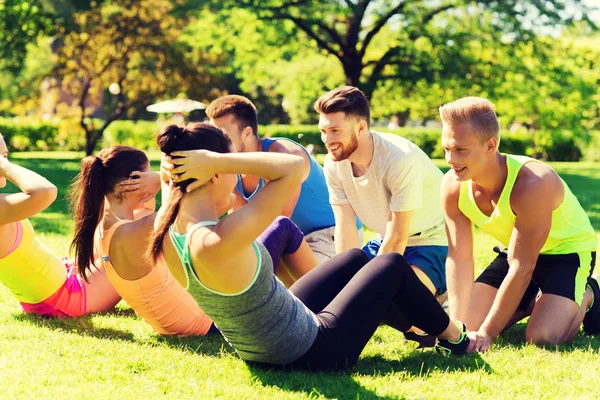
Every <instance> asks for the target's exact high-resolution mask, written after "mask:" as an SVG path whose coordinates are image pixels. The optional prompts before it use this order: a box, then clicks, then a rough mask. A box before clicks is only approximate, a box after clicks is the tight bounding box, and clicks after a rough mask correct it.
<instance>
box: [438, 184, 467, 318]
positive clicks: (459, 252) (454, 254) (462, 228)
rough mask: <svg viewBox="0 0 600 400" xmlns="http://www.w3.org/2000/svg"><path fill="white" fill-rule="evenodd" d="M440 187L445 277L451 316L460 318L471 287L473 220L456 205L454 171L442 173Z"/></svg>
mask: <svg viewBox="0 0 600 400" xmlns="http://www.w3.org/2000/svg"><path fill="white" fill-rule="evenodd" d="M441 190H442V202H443V206H444V211H445V213H446V235H447V236H448V258H446V280H447V285H448V303H449V305H450V318H451V319H452V320H454V321H456V320H461V321H462V320H464V319H465V318H466V316H467V311H468V309H469V302H470V300H471V291H472V290H473V279H474V269H475V261H474V260H473V224H472V223H471V221H470V220H469V219H468V218H467V217H466V216H465V215H464V214H463V213H462V212H461V211H460V209H459V208H458V197H459V194H460V183H459V182H456V181H455V179H454V176H453V175H448V174H447V175H446V176H444V179H443V181H442V189H441Z"/></svg>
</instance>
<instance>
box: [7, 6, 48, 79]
mask: <svg viewBox="0 0 600 400" xmlns="http://www.w3.org/2000/svg"><path fill="white" fill-rule="evenodd" d="M52 20H53V18H52V15H51V14H50V13H48V12H46V11H45V10H44V8H43V6H42V4H41V1H39V0H3V1H0V70H5V71H8V72H10V73H11V74H18V73H19V72H20V71H21V69H22V68H23V62H24V60H25V57H23V55H24V54H26V48H27V45H28V44H29V43H32V42H35V40H36V39H37V37H38V36H40V35H42V34H46V35H51V34H52V33H53V24H52V22H53V21H52Z"/></svg>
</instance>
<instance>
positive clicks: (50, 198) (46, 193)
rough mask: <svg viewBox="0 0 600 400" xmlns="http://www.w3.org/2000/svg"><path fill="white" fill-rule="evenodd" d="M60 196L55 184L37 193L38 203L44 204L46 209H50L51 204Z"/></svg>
mask: <svg viewBox="0 0 600 400" xmlns="http://www.w3.org/2000/svg"><path fill="white" fill-rule="evenodd" d="M57 196H58V189H57V188H56V186H54V185H53V184H49V185H48V186H46V187H44V188H41V189H39V190H37V191H36V196H35V197H36V198H37V200H36V201H39V202H40V203H39V204H44V208H46V207H48V206H49V205H50V204H52V203H54V200H56V197H57Z"/></svg>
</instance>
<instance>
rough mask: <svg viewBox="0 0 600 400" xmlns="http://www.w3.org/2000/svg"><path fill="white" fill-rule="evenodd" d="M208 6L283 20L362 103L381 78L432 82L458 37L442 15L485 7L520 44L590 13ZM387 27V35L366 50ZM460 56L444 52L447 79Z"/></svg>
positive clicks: (581, 7) (559, 8) (446, 2)
mask: <svg viewBox="0 0 600 400" xmlns="http://www.w3.org/2000/svg"><path fill="white" fill-rule="evenodd" d="M212 5H213V8H215V9H219V10H222V9H230V8H234V7H239V8H245V9H249V10H251V11H252V12H253V13H255V14H256V15H257V16H258V18H260V19H262V20H265V21H274V22H278V21H290V22H291V23H293V24H294V26H295V27H296V28H297V29H298V30H299V31H301V32H303V33H304V34H306V35H307V36H308V37H309V38H311V39H312V41H313V42H314V44H315V45H316V46H317V47H318V48H319V49H320V50H321V51H323V52H325V53H326V54H331V55H333V56H334V57H336V59H337V60H338V61H339V63H340V64H341V65H342V68H343V70H344V74H345V77H346V83H347V84H348V85H353V86H358V87H360V88H361V89H362V90H363V91H365V93H366V94H367V96H369V97H370V96H371V95H372V94H373V92H374V90H375V89H376V88H377V86H378V84H379V83H380V82H382V81H385V80H388V79H403V80H405V81H413V82H416V81H419V80H420V79H422V78H433V77H434V76H435V74H434V73H432V72H435V71H430V69H429V66H430V65H436V64H439V62H440V61H442V62H445V61H447V60H448V57H446V55H445V54H444V53H445V52H446V50H447V48H448V46H447V45H446V44H447V43H448V41H454V42H457V39H460V36H459V37H457V36H456V34H455V33H456V32H455V31H454V27H452V26H449V25H447V24H446V23H445V18H447V17H448V16H452V15H456V14H463V15H470V14H471V13H473V12H475V13H476V14H478V15H481V13H480V10H481V9H485V10H487V11H488V13H487V14H488V15H491V16H492V19H491V23H492V25H493V26H494V27H495V29H496V30H497V31H498V32H502V33H505V34H506V36H507V39H510V40H525V41H527V40H530V39H532V38H533V36H534V32H535V31H536V29H537V28H539V27H540V26H552V25H557V24H562V23H569V22H570V21H571V20H572V19H573V15H571V14H569V12H568V9H569V7H568V5H570V6H571V7H575V8H577V9H578V11H582V17H581V18H582V19H587V15H588V13H589V9H590V7H587V6H586V5H585V4H584V1H583V0H548V1H535V2H530V1H526V0H506V1H496V0H479V1H471V0H439V1H417V0H396V1H390V0H327V1H323V0H260V1H258V0H243V1H239V0H235V1H234V0H224V1H223V0H219V1H215V2H214V3H213V4H212ZM588 22H590V21H588ZM590 23H591V22H590ZM439 27H443V28H445V29H438V28H439ZM432 28H433V29H432ZM386 29H387V30H389V31H393V32H394V36H393V37H392V38H390V40H388V41H387V43H385V46H384V47H382V48H380V49H379V50H378V51H373V47H374V43H376V42H377V41H378V37H379V36H380V34H381V33H382V32H384V31H385V30H386ZM509 36H510V37H509ZM421 38H425V39H428V40H429V42H430V43H431V44H432V45H433V46H434V50H435V51H433V52H431V53H434V54H436V55H437V57H436V59H433V60H432V59H427V57H425V56H426V54H425V53H423V52H420V51H419V50H418V49H416V48H415V47H414V45H413V44H414V43H415V42H417V41H418V40H419V39H421ZM380 43H381V42H380ZM460 55H461V53H460V52H454V51H453V52H451V53H450V54H448V56H452V62H451V64H452V67H453V69H450V68H447V67H444V72H445V73H446V74H447V75H450V74H462V75H464V71H465V70H466V69H467V68H468V66H469V62H468V60H464V62H462V60H461V58H460Z"/></svg>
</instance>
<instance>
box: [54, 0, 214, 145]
mask: <svg viewBox="0 0 600 400" xmlns="http://www.w3.org/2000/svg"><path fill="white" fill-rule="evenodd" d="M172 8H173V5H172V3H171V2H170V1H168V0H123V1H120V2H118V3H116V2H115V3H109V2H104V3H102V4H101V5H100V6H98V7H93V8H91V9H90V10H89V11H84V12H80V13H77V14H75V16H74V21H75V23H76V24H77V29H76V30H73V31H71V32H62V33H63V40H64V46H63V47H62V48H61V50H60V52H59V54H58V62H57V67H56V75H57V77H59V78H60V79H61V81H62V87H63V89H64V90H66V91H68V92H69V93H71V94H72V95H73V96H75V97H76V98H77V102H76V104H75V108H76V116H77V118H78V119H79V124H80V126H81V128H82V129H83V130H84V131H85V137H86V146H85V151H86V154H91V153H92V152H93V151H94V148H95V146H96V144H97V142H98V141H99V140H100V139H101V137H102V134H103V132H104V130H105V129H106V128H107V127H108V126H109V125H110V124H111V123H112V122H113V121H114V120H116V119H119V118H122V117H124V116H125V115H126V114H127V113H128V112H132V110H135V109H136V108H139V107H142V106H145V105H147V104H149V103H151V102H152V101H153V100H154V99H156V98H158V97H161V96H175V95H177V94H178V93H185V92H186V91H187V90H188V89H189V88H190V87H192V86H195V87H205V86H206V83H207V79H206V76H205V74H203V71H202V70H201V69H200V68H199V67H197V66H195V65H193V64H192V63H190V62H189V60H187V59H186V56H185V51H184V50H185V49H182V48H180V46H178V44H177V39H178V36H179V34H180V32H181V28H182V27H185V25H186V22H185V21H180V20H177V19H176V18H175V17H174V16H172V15H170V14H169V13H170V11H171V10H172ZM111 85H113V91H112V93H113V94H114V95H115V97H116V99H115V101H114V102H113V105H112V107H109V110H107V112H106V115H105V117H104V118H103V119H102V120H101V123H100V124H98V123H97V122H96V121H95V120H94V119H93V118H91V111H92V110H91V109H90V108H89V107H88V106H87V104H88V101H89V99H91V98H94V97H95V96H97V95H98V93H100V92H102V91H105V90H106V88H109V87H110V86H111Z"/></svg>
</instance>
